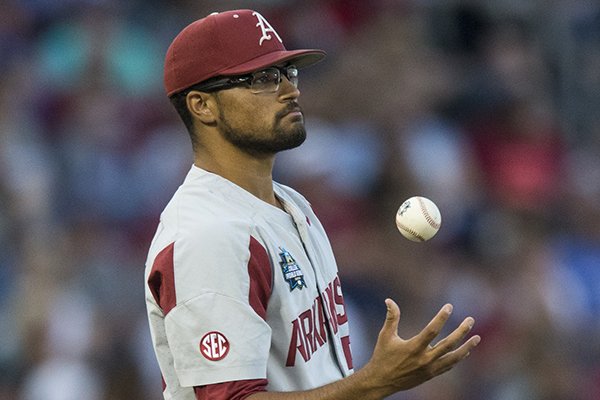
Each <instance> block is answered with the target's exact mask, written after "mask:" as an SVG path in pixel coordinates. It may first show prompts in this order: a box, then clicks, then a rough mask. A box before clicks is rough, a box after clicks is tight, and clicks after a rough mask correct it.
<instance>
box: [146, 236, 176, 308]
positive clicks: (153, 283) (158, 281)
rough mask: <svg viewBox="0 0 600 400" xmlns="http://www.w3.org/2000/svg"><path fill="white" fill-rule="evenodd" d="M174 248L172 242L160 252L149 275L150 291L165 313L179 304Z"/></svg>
mask: <svg viewBox="0 0 600 400" xmlns="http://www.w3.org/2000/svg"><path fill="white" fill-rule="evenodd" d="M174 248H175V243H171V244H170V245H168V246H167V247H165V248H164V249H163V250H162V251H161V252H160V253H158V255H157V256H156V258H155V259H154V264H152V270H151V271H150V276H149V277H148V286H149V287H150V292H151V293H152V296H153V297H154V300H156V303H157V304H158V306H159V307H160V308H161V309H162V310H163V312H164V313H165V315H166V314H168V313H169V311H171V310H172V309H173V307H175V305H176V304H177V298H176V295H175V274H174V272H173V253H174Z"/></svg>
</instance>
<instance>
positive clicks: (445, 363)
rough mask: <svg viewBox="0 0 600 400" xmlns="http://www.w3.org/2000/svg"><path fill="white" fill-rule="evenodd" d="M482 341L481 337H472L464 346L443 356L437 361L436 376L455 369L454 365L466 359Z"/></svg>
mask: <svg viewBox="0 0 600 400" xmlns="http://www.w3.org/2000/svg"><path fill="white" fill-rule="evenodd" d="M480 341H481V337H480V336H479V335H475V336H473V337H470V338H469V340H467V341H466V342H465V343H463V344H462V346H460V347H459V348H457V349H456V350H454V351H450V352H448V353H447V354H444V355H443V356H441V357H440V358H439V359H438V360H437V365H436V368H437V372H436V375H438V374H441V373H444V372H446V371H448V370H450V369H451V368H452V367H454V365H456V363H458V362H459V361H460V360H462V359H464V358H466V357H467V356H468V355H469V354H470V353H471V350H473V348H474V347H475V346H477V345H478V344H479V342H480Z"/></svg>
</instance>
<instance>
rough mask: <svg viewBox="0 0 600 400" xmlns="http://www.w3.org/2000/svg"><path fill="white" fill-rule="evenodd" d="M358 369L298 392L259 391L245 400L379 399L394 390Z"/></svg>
mask: <svg viewBox="0 0 600 400" xmlns="http://www.w3.org/2000/svg"><path fill="white" fill-rule="evenodd" d="M365 375H366V374H364V372H363V371H362V370H361V371H358V372H356V373H355V374H352V375H350V376H348V377H346V378H344V379H341V380H339V381H336V382H333V383H330V384H328V385H325V386H321V387H318V388H315V389H311V390H305V391H300V392H260V393H255V394H252V395H251V396H249V397H247V398H246V399H247V400H381V399H383V398H385V397H386V396H388V395H390V394H392V393H393V392H394V390H390V389H387V390H386V389H385V388H378V387H377V386H376V385H374V384H373V383H372V382H369V379H368V378H367V377H366V376H365Z"/></svg>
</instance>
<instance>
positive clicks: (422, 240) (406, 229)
mask: <svg viewBox="0 0 600 400" xmlns="http://www.w3.org/2000/svg"><path fill="white" fill-rule="evenodd" d="M396 225H398V228H400V229H402V230H404V231H406V232H408V233H410V234H411V235H412V236H414V237H416V238H417V239H419V240H420V241H421V242H424V241H425V238H424V237H423V236H421V235H419V234H418V233H417V232H415V231H413V230H412V229H410V228H409V227H407V226H404V225H403V224H402V223H400V222H397V221H396Z"/></svg>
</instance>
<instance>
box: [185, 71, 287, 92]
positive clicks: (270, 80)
mask: <svg viewBox="0 0 600 400" xmlns="http://www.w3.org/2000/svg"><path fill="white" fill-rule="evenodd" d="M282 75H284V76H285V77H287V79H288V80H289V81H290V83H291V84H292V85H294V87H298V68H297V67H296V66H295V65H288V66H286V67H269V68H265V69H263V70H261V71H257V72H254V73H252V74H248V75H242V76H235V77H225V78H217V79H215V80H210V81H207V82H204V83H201V84H199V85H196V86H194V87H193V90H199V91H201V92H213V91H216V90H223V89H229V88H232V87H235V86H239V85H247V86H248V87H249V88H250V91H251V92H252V93H255V94H256V93H273V92H276V91H278V90H279V84H280V83H281V80H282V79H283V78H282Z"/></svg>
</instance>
